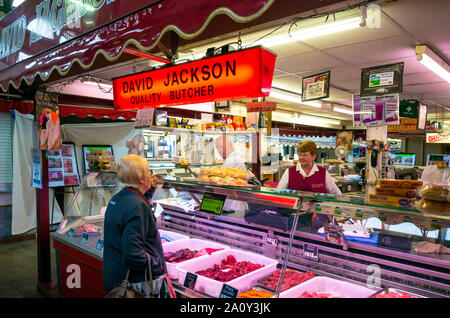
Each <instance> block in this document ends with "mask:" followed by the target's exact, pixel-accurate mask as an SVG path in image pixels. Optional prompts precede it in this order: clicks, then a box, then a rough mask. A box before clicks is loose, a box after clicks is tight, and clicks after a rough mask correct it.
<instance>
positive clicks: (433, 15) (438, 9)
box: [381, 0, 450, 33]
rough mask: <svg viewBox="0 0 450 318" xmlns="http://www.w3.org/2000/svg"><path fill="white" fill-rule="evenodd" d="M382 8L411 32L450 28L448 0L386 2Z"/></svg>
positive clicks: (449, 4) (449, 5)
mask: <svg viewBox="0 0 450 318" xmlns="http://www.w3.org/2000/svg"><path fill="white" fill-rule="evenodd" d="M381 9H382V10H383V11H384V12H385V13H386V14H387V15H389V16H390V17H391V18H392V19H394V20H395V21H396V22H397V23H399V24H400V25H401V26H402V27H403V28H405V29H406V30H407V31H409V32H411V33H413V32H418V31H421V30H425V29H428V28H435V27H438V28H443V31H445V30H447V32H448V30H449V29H450V19H449V12H450V1H448V0H433V1H424V0H408V1H395V2H391V3H388V4H384V5H383V6H382V7H381ZM445 26H447V28H444V27H445Z"/></svg>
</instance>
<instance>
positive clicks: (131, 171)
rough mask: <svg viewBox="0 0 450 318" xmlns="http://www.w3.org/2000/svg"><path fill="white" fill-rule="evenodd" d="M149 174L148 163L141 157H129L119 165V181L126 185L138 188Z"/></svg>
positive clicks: (123, 158) (124, 158)
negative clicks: (140, 181) (140, 182)
mask: <svg viewBox="0 0 450 318" xmlns="http://www.w3.org/2000/svg"><path fill="white" fill-rule="evenodd" d="M149 173H150V170H149V166H148V161H147V160H145V159H144V158H143V157H141V156H137V155H127V156H125V157H122V158H121V159H120V161H119V163H118V164H117V174H118V176H119V180H120V181H121V182H122V183H124V184H125V185H130V186H137V185H138V184H139V180H142V179H144V178H145V176H147V175H148V174H149Z"/></svg>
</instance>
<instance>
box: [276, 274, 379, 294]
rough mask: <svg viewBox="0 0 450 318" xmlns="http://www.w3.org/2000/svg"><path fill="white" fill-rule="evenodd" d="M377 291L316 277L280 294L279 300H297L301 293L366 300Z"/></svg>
mask: <svg viewBox="0 0 450 318" xmlns="http://www.w3.org/2000/svg"><path fill="white" fill-rule="evenodd" d="M378 290H379V289H370V288H367V287H362V286H359V285H356V284H352V283H348V282H343V281H340V280H337V279H333V278H329V277H324V276H316V277H314V278H311V279H310V280H308V281H306V282H304V283H302V284H300V285H298V286H295V287H292V288H291V289H288V290H286V291H284V292H282V293H280V298H299V297H300V296H301V295H302V294H303V292H308V293H313V292H325V293H331V294H333V295H335V296H338V297H340V298H367V297H369V296H371V295H373V294H375V293H376V292H377V291H378Z"/></svg>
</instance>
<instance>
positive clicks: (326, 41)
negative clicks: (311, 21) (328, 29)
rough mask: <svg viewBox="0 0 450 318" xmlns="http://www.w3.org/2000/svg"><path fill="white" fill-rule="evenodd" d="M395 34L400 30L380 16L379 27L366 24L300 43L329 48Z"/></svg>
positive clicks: (398, 33) (399, 33)
mask: <svg viewBox="0 0 450 318" xmlns="http://www.w3.org/2000/svg"><path fill="white" fill-rule="evenodd" d="M395 35H401V32H400V31H399V30H398V29H397V28H396V27H395V26H393V25H392V23H391V22H389V20H387V19H386V18H384V17H382V18H381V27H380V28H369V27H367V26H366V27H360V28H357V29H352V30H347V31H343V32H340V33H335V34H330V35H326V36H321V37H317V38H312V39H309V40H305V41H302V42H300V43H304V44H307V45H311V46H313V47H315V48H318V49H329V48H334V47H336V48H337V47H342V46H347V45H351V44H358V43H364V42H367V41H374V40H379V39H383V38H387V37H392V36H395Z"/></svg>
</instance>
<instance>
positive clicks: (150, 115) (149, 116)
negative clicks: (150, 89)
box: [134, 108, 155, 128]
mask: <svg viewBox="0 0 450 318" xmlns="http://www.w3.org/2000/svg"><path fill="white" fill-rule="evenodd" d="M154 117H155V109H154V108H149V109H139V110H138V111H137V114H136V122H135V123H134V128H144V127H151V126H153V119H154Z"/></svg>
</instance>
